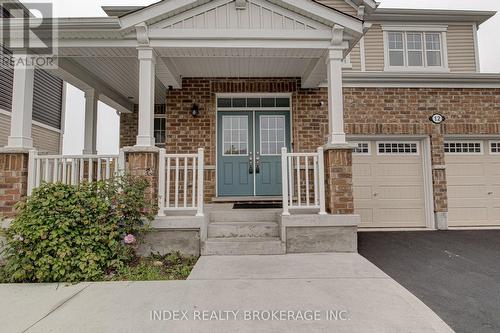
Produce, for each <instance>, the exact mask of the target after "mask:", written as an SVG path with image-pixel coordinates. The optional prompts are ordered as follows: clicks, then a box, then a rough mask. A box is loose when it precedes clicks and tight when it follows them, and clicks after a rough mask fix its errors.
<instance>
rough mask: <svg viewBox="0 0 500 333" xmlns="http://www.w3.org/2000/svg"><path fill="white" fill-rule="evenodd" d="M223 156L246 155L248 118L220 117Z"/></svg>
mask: <svg viewBox="0 0 500 333" xmlns="http://www.w3.org/2000/svg"><path fill="white" fill-rule="evenodd" d="M222 146H223V149H224V151H223V155H224V156H227V155H231V156H238V155H248V117H247V116H223V117H222Z"/></svg>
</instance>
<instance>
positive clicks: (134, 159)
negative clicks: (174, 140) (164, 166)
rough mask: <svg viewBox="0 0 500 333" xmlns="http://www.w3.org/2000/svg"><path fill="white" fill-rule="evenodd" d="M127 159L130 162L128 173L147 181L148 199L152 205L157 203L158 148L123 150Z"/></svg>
mask: <svg viewBox="0 0 500 333" xmlns="http://www.w3.org/2000/svg"><path fill="white" fill-rule="evenodd" d="M123 152H124V154H125V159H126V160H127V161H128V163H127V169H126V172H127V173H128V174H130V175H131V176H135V177H141V178H144V179H146V180H147V182H148V183H149V185H150V186H149V188H148V189H147V190H146V191H145V192H144V195H145V197H146V199H147V200H148V201H149V202H151V203H153V204H154V203H156V202H157V197H158V174H159V170H158V168H159V155H160V154H159V152H160V149H159V148H157V147H137V146H134V147H126V148H123Z"/></svg>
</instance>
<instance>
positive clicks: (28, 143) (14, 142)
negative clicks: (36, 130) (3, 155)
mask: <svg viewBox="0 0 500 333" xmlns="http://www.w3.org/2000/svg"><path fill="white" fill-rule="evenodd" d="M6 148H12V149H32V148H33V139H32V138H28V137H24V136H9V138H8V139H7V146H6Z"/></svg>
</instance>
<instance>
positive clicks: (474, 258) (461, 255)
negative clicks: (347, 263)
mask: <svg viewBox="0 0 500 333" xmlns="http://www.w3.org/2000/svg"><path fill="white" fill-rule="evenodd" d="M359 253H360V254H361V255H363V256H364V257H365V258H367V259H368V260H370V261H371V262H372V263H374V264H375V265H376V266H378V267H379V268H380V269H382V270H383V271H384V272H385V273H386V274H388V275H389V276H390V277H392V278H393V279H394V280H396V281H397V282H399V283H400V284H401V285H403V286H404V287H405V288H406V289H408V290H409V291H410V292H412V293H413V294H414V295H415V296H417V297H418V298H419V299H420V300H421V301H423V302H424V303H425V304H426V305H427V306H429V307H430V308H431V309H432V310H433V311H434V312H436V313H437V314H438V315H439V316H440V317H441V318H442V319H443V320H444V321H445V322H446V323H447V324H448V325H450V326H451V327H452V328H453V329H454V330H455V331H456V332H474V333H480V332H500V230H481V231H436V232H428V231H424V232H360V233H359Z"/></svg>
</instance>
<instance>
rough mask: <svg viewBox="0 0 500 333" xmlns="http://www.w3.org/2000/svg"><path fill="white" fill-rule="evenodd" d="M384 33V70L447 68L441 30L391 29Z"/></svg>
mask: <svg viewBox="0 0 500 333" xmlns="http://www.w3.org/2000/svg"><path fill="white" fill-rule="evenodd" d="M395 29H396V28H395ZM385 33H386V45H385V48H386V50H385V51H386V60H385V63H386V70H415V71H421V70H428V71H443V70H447V65H446V58H445V54H446V52H445V51H446V50H445V47H444V45H445V44H444V43H443V39H444V37H443V36H444V33H443V32H442V31H418V30H405V29H400V30H392V29H391V30H388V31H386V32H385Z"/></svg>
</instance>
